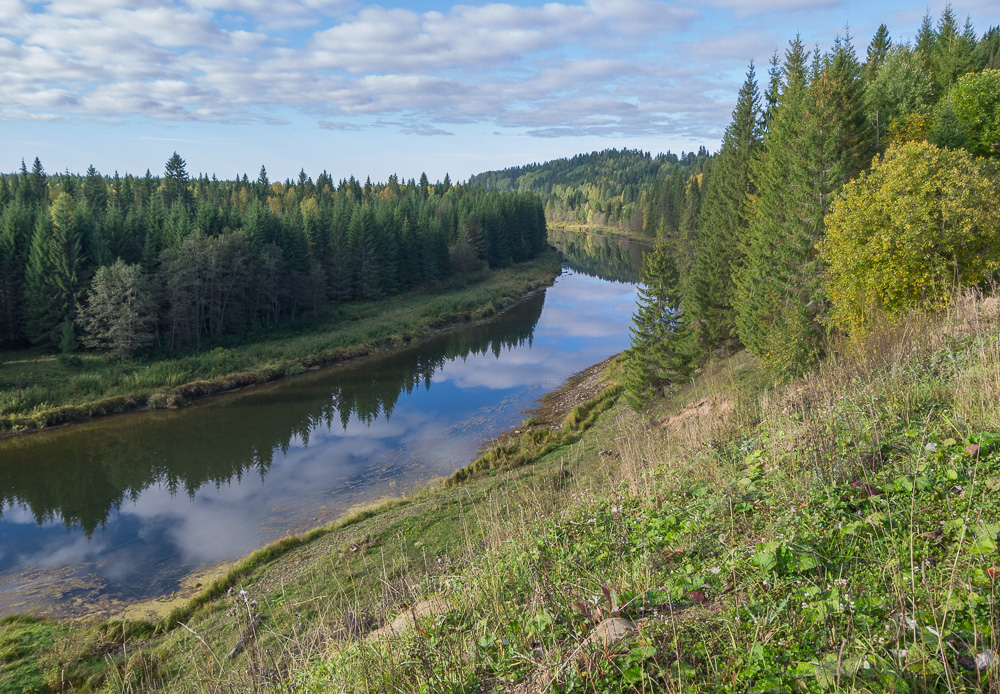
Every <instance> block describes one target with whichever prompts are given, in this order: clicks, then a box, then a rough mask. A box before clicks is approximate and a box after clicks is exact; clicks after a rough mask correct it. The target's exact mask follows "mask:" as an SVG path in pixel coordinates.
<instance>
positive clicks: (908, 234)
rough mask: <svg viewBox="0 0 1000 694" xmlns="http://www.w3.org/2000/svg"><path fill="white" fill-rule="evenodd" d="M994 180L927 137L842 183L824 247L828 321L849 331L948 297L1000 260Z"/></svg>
mask: <svg viewBox="0 0 1000 694" xmlns="http://www.w3.org/2000/svg"><path fill="white" fill-rule="evenodd" d="M996 194H997V185H996V183H995V181H993V180H991V179H990V177H988V176H987V175H986V173H985V171H984V164H983V162H982V161H981V160H977V159H975V158H973V157H972V156H971V155H970V154H969V153H968V152H965V151H961V150H946V149H940V148H938V147H936V146H934V145H932V144H928V143H926V142H910V143H905V144H901V145H893V146H892V147H890V148H889V150H888V151H887V152H886V154H885V156H884V157H883V158H882V159H877V160H876V161H875V162H874V163H873V165H872V168H871V170H869V171H868V172H866V173H864V174H862V175H861V176H859V177H858V178H857V179H856V180H855V181H853V182H851V183H849V184H848V185H846V186H844V189H843V191H842V192H841V193H840V194H839V195H838V196H837V199H836V201H835V202H834V203H833V205H832V207H831V210H830V214H829V215H828V216H827V219H826V232H827V235H826V238H825V239H824V240H823V241H822V242H821V243H820V246H819V247H820V251H821V253H822V256H823V260H824V262H825V263H826V266H827V269H826V276H825V287H826V292H827V295H828V296H829V298H830V299H831V300H832V302H833V306H832V310H831V312H830V316H829V320H830V322H831V323H832V324H833V325H835V326H837V327H839V328H842V329H845V330H848V331H849V332H851V333H852V334H856V335H860V334H863V333H864V332H866V331H867V329H868V328H869V326H870V323H871V320H872V318H873V317H874V316H877V315H881V314H883V313H887V314H889V315H899V314H901V313H902V312H904V311H906V310H910V309H913V308H937V307H940V306H942V305H944V304H946V303H947V302H948V301H949V299H950V297H951V296H952V294H953V292H954V289H955V287H956V286H958V285H972V284H976V283H979V282H981V281H983V280H984V279H986V278H988V277H990V276H991V275H992V274H993V273H995V272H996V270H997V269H998V268H1000V237H998V236H997V234H996V229H997V227H998V224H1000V212H998V210H997V207H996V205H995V204H994V202H993V201H994V200H995V196H996Z"/></svg>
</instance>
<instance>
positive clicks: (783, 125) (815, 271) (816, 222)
mask: <svg viewBox="0 0 1000 694" xmlns="http://www.w3.org/2000/svg"><path fill="white" fill-rule="evenodd" d="M807 59H808V53H807V52H806V51H805V48H804V46H803V45H802V42H801V40H799V39H796V40H795V41H793V42H791V44H790V46H789V49H788V51H787V52H786V58H785V62H784V65H783V67H782V83H781V92H780V96H779V99H778V105H777V108H776V110H775V112H774V115H773V117H772V119H771V121H770V123H769V125H768V132H767V134H766V135H765V138H764V151H763V154H762V156H761V158H760V159H759V160H758V161H757V165H756V167H755V169H754V175H755V178H756V183H757V188H758V192H757V194H756V195H755V196H753V197H752V198H751V204H750V214H751V221H750V231H749V239H748V242H747V250H746V263H745V264H744V265H743V266H742V267H741V268H740V270H739V272H738V273H737V274H736V297H737V298H736V302H735V307H736V325H737V330H738V332H739V336H740V340H741V341H742V342H743V344H744V345H746V346H747V347H748V348H749V349H750V350H751V351H752V352H753V353H754V354H756V355H757V356H759V357H760V358H761V359H763V360H764V361H765V363H766V364H768V366H769V367H770V368H772V369H773V370H774V371H775V372H777V373H779V374H785V375H787V374H794V373H799V372H801V371H803V370H804V369H805V368H807V367H808V365H809V364H811V363H813V362H814V361H815V360H816V358H817V357H818V355H819V353H820V350H821V338H822V329H821V326H820V323H819V321H818V317H819V311H820V308H821V305H822V289H821V286H820V263H819V258H818V256H817V252H816V248H815V246H816V243H817V241H819V239H820V238H821V236H822V229H823V216H824V214H825V213H826V209H827V207H828V206H829V203H830V200H831V199H832V197H833V195H834V194H835V193H836V191H837V190H838V189H839V188H840V186H841V185H843V183H844V182H845V181H846V180H848V179H849V178H850V177H851V176H852V175H853V174H854V173H856V171H857V170H858V169H859V168H860V166H861V162H862V152H863V150H864V146H863V140H862V138H861V135H862V120H861V110H860V79H859V72H860V66H859V65H858V63H857V59H856V58H855V56H854V52H853V49H852V48H851V46H850V43H849V42H838V44H837V46H836V47H835V50H834V52H833V53H832V54H830V55H827V56H824V57H823V58H822V59H819V58H817V59H816V60H814V67H813V69H812V74H811V75H810V73H809V72H808V71H807V68H806V61H807Z"/></svg>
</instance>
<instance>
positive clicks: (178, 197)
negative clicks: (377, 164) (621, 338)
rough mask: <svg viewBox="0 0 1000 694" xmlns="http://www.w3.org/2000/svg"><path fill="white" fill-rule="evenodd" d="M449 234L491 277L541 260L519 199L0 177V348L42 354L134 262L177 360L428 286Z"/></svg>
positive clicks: (439, 276) (373, 189)
mask: <svg viewBox="0 0 1000 694" xmlns="http://www.w3.org/2000/svg"><path fill="white" fill-rule="evenodd" d="M50 199H51V200H52V202H51V203H50ZM194 201H197V204H195V202H194ZM31 228H34V233H33V234H29V233H28V230H29V229H31ZM470 235H471V236H470ZM463 236H470V238H471V243H472V244H473V245H474V247H475V249H476V253H477V254H478V256H479V257H478V260H481V261H483V262H484V263H486V264H488V266H489V267H490V268H492V269H498V268H501V267H506V266H507V265H509V264H511V263H514V262H522V261H525V260H529V259H531V258H534V257H535V256H537V255H538V254H539V253H541V252H543V251H544V250H545V249H546V248H547V242H546V226H545V217H544V208H543V207H542V204H541V203H540V201H539V199H538V198H537V197H536V196H535V195H533V194H530V193H519V192H504V193H501V192H487V191H485V190H483V189H482V188H476V187H472V186H463V185H451V183H450V180H449V181H448V183H447V184H439V185H438V186H431V185H430V184H428V185H427V186H422V187H421V188H419V189H418V187H417V184H416V183H414V182H413V181H412V180H411V181H410V182H408V183H406V184H405V185H401V184H400V183H399V181H398V180H396V179H395V177H393V178H392V180H391V181H390V183H387V184H384V185H383V184H378V185H376V184H372V183H371V182H368V184H367V185H365V186H364V187H362V186H361V185H360V184H359V183H358V182H357V181H356V180H355V179H354V178H353V177H352V178H351V179H349V180H347V181H341V182H340V184H339V185H336V184H335V183H334V182H333V181H332V180H331V179H330V177H329V175H327V174H325V173H324V174H323V175H321V176H320V177H319V179H318V180H317V182H316V183H315V184H314V183H313V182H312V181H311V180H310V179H309V178H308V177H307V176H305V174H304V173H303V174H302V175H301V176H300V181H299V182H298V183H297V184H293V183H292V182H291V181H286V182H285V183H277V182H274V183H272V182H270V181H268V180H267V177H266V172H262V176H261V177H260V178H259V180H258V182H257V183H253V184H251V183H250V182H249V181H245V180H242V179H237V180H235V181H218V180H214V179H213V180H209V179H208V178H206V177H202V178H199V179H191V178H190V177H189V176H188V174H187V171H186V165H185V162H184V160H183V159H181V157H180V156H179V155H178V154H177V153H174V155H173V156H172V157H171V158H170V160H169V161H168V162H167V164H166V169H165V172H164V175H163V177H162V178H156V177H153V176H152V174H150V173H149V172H147V174H146V176H145V177H143V178H135V177H132V176H126V177H124V178H121V177H118V176H115V177H114V178H113V179H108V178H106V177H102V176H101V175H100V174H99V173H98V172H97V171H96V170H95V169H94V168H93V167H90V169H88V171H87V175H86V176H84V177H80V176H73V175H70V174H68V173H67V174H65V175H59V176H46V175H45V173H44V170H43V169H42V168H41V164H40V163H39V162H37V160H36V166H35V168H34V169H33V170H32V172H31V173H29V172H28V171H27V169H26V168H25V170H24V171H23V172H22V173H20V174H16V175H6V176H0V270H3V273H2V278H0V340H3V341H4V346H5V348H7V347H11V346H20V343H24V342H25V340H30V341H31V342H34V343H35V344H39V345H45V346H47V347H57V346H58V344H59V339H60V335H61V326H62V325H63V324H64V323H65V322H66V321H75V320H76V319H77V311H78V309H79V304H80V300H81V298H82V294H83V292H84V291H85V290H86V288H87V286H88V285H89V284H90V281H91V278H92V277H93V275H94V273H95V272H96V271H97V270H98V269H99V268H102V267H108V266H111V265H112V264H113V263H114V262H115V261H116V260H120V261H121V262H122V263H124V264H125V265H127V266H132V265H135V264H137V263H141V266H142V269H143V270H144V276H145V280H144V281H145V282H147V283H148V285H149V288H150V290H151V291H152V292H153V293H154V294H155V295H156V296H157V298H158V300H159V299H160V298H162V301H158V304H157V309H158V310H157V315H156V321H155V325H156V326H157V327H158V329H159V331H160V332H159V334H158V335H157V337H158V338H160V339H159V342H160V343H161V344H165V345H167V346H168V348H170V349H179V348H182V347H184V346H185V345H187V344H191V343H194V344H201V343H202V342H203V341H204V340H205V339H218V338H219V337H220V336H222V335H231V334H245V333H248V332H253V331H254V330H258V329H260V328H266V327H271V326H274V325H277V324H279V323H289V322H293V321H296V320H298V319H301V318H302V317H303V316H310V317H315V316H316V315H317V314H318V313H319V312H320V311H322V310H323V309H324V308H326V307H328V306H330V305H331V304H335V303H337V302H342V301H348V300H355V299H361V300H369V299H377V298H381V297H384V296H393V295H398V294H400V293H402V292H409V291H413V290H414V289H416V288H418V287H435V286H440V283H447V281H448V280H449V279H450V278H451V277H452V275H453V266H452V263H451V262H450V258H449V248H450V247H456V246H457V245H458V241H459V239H460V238H461V237H463ZM467 265H470V263H459V264H458V265H457V266H456V267H458V268H459V270H460V271H461V273H462V275H463V276H462V277H461V281H468V280H469V279H473V278H475V277H476V276H478V275H479V274H481V272H480V270H481V269H483V268H482V266H480V264H479V262H474V263H471V268H472V270H473V271H472V272H471V273H470V272H468V269H469V268H467V267H466V266H467ZM106 308H112V307H111V306H106ZM123 310H125V311H126V313H127V312H128V311H129V310H130V309H127V308H125V307H123ZM107 319H108V320H110V321H113V320H115V319H114V317H113V316H108V317H107ZM121 320H122V321H124V320H127V319H126V318H125V317H122V319H121ZM132 349H134V348H133V347H128V348H126V351H129V350H132Z"/></svg>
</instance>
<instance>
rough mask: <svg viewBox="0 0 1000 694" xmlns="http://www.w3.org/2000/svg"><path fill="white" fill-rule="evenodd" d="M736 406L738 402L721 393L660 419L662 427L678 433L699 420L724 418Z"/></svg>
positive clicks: (672, 432)
mask: <svg viewBox="0 0 1000 694" xmlns="http://www.w3.org/2000/svg"><path fill="white" fill-rule="evenodd" d="M735 407H736V404H735V403H734V402H733V401H732V400H731V399H729V398H727V397H724V396H721V395H713V396H712V397H708V398H703V399H701V400H699V401H698V402H696V403H692V404H690V405H688V406H687V407H685V408H684V409H683V410H681V411H680V412H678V413H677V414H672V415H670V416H669V417H666V418H664V419H663V420H661V421H660V427H661V428H663V429H666V430H667V431H669V432H670V433H671V434H677V433H680V432H681V431H683V430H685V429H688V428H690V427H691V426H692V425H693V424H695V423H697V422H702V423H703V422H706V421H709V420H719V419H722V418H724V417H725V416H726V415H728V414H729V413H730V412H732V411H733V409H734V408H735Z"/></svg>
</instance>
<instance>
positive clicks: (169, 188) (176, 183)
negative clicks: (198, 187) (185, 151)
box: [146, 152, 191, 209]
mask: <svg viewBox="0 0 1000 694" xmlns="http://www.w3.org/2000/svg"><path fill="white" fill-rule="evenodd" d="M146 176H147V178H150V176H149V171H146ZM189 182H190V181H189V179H188V172H187V164H186V163H185V161H184V160H183V159H181V157H180V155H179V154H177V152H174V153H173V155H172V156H171V157H170V159H168V160H167V164H166V167H165V168H164V171H163V186H162V191H163V206H164V207H165V208H167V209H170V208H171V207H173V205H174V203H175V202H179V203H181V204H182V205H185V206H187V205H190V203H191V191H189V190H188V183H189Z"/></svg>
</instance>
